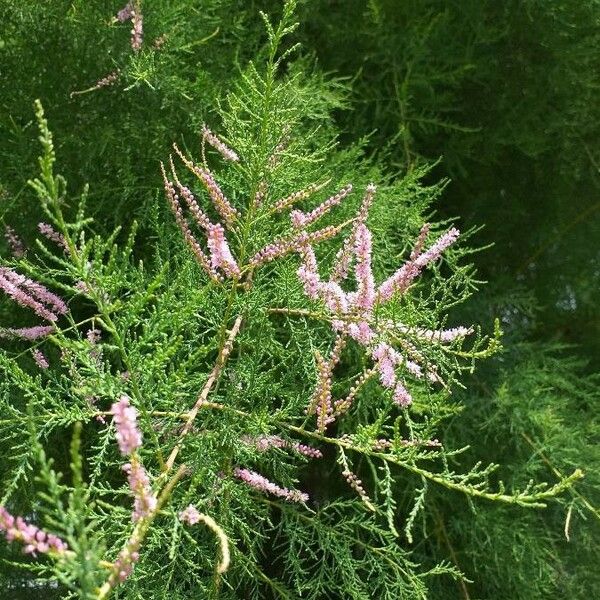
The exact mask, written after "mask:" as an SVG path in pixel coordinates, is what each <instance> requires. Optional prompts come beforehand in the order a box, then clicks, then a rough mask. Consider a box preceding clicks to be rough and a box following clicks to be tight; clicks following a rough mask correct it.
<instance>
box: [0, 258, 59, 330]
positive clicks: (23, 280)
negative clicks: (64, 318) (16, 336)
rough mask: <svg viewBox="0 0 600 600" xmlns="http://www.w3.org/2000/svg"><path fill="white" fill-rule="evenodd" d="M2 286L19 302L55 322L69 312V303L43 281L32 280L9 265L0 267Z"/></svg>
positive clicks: (0, 284) (0, 283) (0, 285)
mask: <svg viewBox="0 0 600 600" xmlns="http://www.w3.org/2000/svg"><path fill="white" fill-rule="evenodd" d="M0 288H2V290H4V292H5V293H6V294H8V295H9V296H10V297H11V298H12V299H13V300H14V301H15V302H17V304H20V305H21V306H25V307H27V308H30V309H31V310H33V311H34V312H35V313H36V314H37V315H38V316H39V317H41V318H42V319H45V320H46V321H51V322H54V321H56V320H57V319H58V316H59V315H64V314H65V313H66V312H67V305H66V304H65V303H64V302H63V300H62V299H61V298H59V297H58V296H57V295H56V294H53V293H52V292H51V291H49V290H48V289H47V288H45V287H44V286H43V285H42V284H41V283H37V282H36V281H32V280H31V279H28V278H27V277H25V276H23V275H20V274H19V273H16V272H15V271H13V270H12V269H8V268H7V267H0Z"/></svg>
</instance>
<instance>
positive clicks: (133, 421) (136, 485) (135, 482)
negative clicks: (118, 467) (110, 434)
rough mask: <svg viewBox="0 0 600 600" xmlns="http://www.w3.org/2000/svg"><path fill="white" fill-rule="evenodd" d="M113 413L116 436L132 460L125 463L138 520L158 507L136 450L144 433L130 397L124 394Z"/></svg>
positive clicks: (112, 409)
mask: <svg viewBox="0 0 600 600" xmlns="http://www.w3.org/2000/svg"><path fill="white" fill-rule="evenodd" d="M111 413H112V415H113V420H114V422H115V427H116V429H117V433H116V437H117V443H118V444H119V450H120V451H121V454H122V455H123V456H129V457H130V462H128V463H126V464H125V465H123V471H125V473H127V480H128V482H129V489H130V490H131V492H132V494H133V499H134V500H133V501H134V506H133V513H132V519H133V520H134V521H138V520H139V519H141V518H142V517H145V516H147V515H149V514H151V513H152V512H154V510H155V509H156V505H157V499H156V496H155V495H154V493H153V492H152V488H151V487H150V479H149V478H148V474H147V473H146V471H145V469H144V467H143V466H142V464H141V463H140V460H139V457H138V456H137V454H136V450H137V449H138V448H139V447H140V446H141V445H142V434H141V432H140V430H139V429H138V426H137V411H136V409H135V408H134V407H133V406H131V405H130V404H129V398H128V397H127V396H125V395H122V396H121V397H120V398H119V400H118V401H117V402H115V403H114V404H113V405H112V407H111Z"/></svg>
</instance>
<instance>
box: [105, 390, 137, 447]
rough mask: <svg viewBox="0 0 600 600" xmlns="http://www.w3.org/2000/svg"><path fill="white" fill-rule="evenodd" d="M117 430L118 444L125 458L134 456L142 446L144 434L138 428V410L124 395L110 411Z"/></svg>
mask: <svg viewBox="0 0 600 600" xmlns="http://www.w3.org/2000/svg"><path fill="white" fill-rule="evenodd" d="M110 412H111V413H112V415H113V418H114V422H115V426H116V429H117V434H116V437H117V443H118V444H119V450H120V451H121V454H122V455H123V456H128V455H130V454H132V453H133V452H134V451H135V450H137V449H138V448H139V447H140V446H141V445H142V434H141V432H140V430H139V429H138V427H137V410H136V409H135V408H134V407H133V406H131V405H130V404H129V398H128V397H127V396H125V395H124V394H123V395H122V396H121V397H120V398H119V400H118V401H117V402H115V403H114V404H113V405H112V406H111V409H110Z"/></svg>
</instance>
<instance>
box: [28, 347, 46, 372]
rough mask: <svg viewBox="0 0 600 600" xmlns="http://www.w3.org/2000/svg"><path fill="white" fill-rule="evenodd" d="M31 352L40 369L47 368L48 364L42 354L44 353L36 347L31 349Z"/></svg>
mask: <svg viewBox="0 0 600 600" xmlns="http://www.w3.org/2000/svg"><path fill="white" fill-rule="evenodd" d="M31 354H32V355H33V360H34V361H35V364H36V365H37V366H38V367H39V368H40V369H47V368H48V367H49V366H50V365H49V364H48V359H47V358H46V357H45V356H44V354H43V352H42V351H41V350H38V349H37V348H36V349H35V350H33V351H32V352H31Z"/></svg>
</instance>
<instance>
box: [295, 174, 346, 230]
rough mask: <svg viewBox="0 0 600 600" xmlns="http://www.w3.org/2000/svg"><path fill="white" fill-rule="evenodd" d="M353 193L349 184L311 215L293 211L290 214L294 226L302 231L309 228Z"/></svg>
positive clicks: (310, 213)
mask: <svg viewBox="0 0 600 600" xmlns="http://www.w3.org/2000/svg"><path fill="white" fill-rule="evenodd" d="M351 191H352V184H350V183H349V184H348V185H347V186H345V187H343V188H342V189H341V190H340V191H339V192H338V193H337V194H335V196H331V198H328V199H327V200H325V201H324V202H322V203H321V204H319V206H317V207H316V208H315V209H313V210H312V211H311V212H309V213H303V212H301V211H299V210H293V211H292V212H291V214H290V218H291V220H292V225H293V226H294V227H295V228H296V229H302V228H304V227H308V226H309V225H311V224H312V223H314V222H315V221H316V220H317V219H320V218H321V217H322V216H323V215H325V214H326V213H328V212H329V211H330V210H331V209H332V208H333V207H334V206H337V205H338V204H339V203H340V202H341V201H342V200H343V199H344V198H345V197H346V196H347V195H348V194H349V193H350V192H351Z"/></svg>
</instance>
